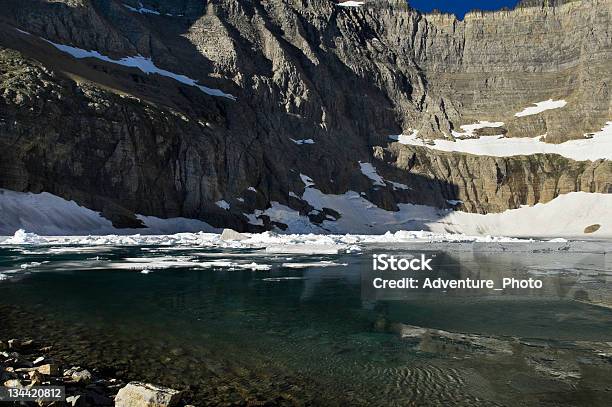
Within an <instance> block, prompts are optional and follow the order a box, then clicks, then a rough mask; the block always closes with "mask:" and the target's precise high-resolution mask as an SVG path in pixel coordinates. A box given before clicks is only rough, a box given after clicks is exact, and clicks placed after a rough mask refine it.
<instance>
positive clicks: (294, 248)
mask: <svg viewBox="0 0 612 407" xmlns="http://www.w3.org/2000/svg"><path fill="white" fill-rule="evenodd" d="M344 248H345V246H344V245H316V244H271V245H269V246H267V247H266V252H267V253H284V254H338V252H339V251H340V250H342V249H344Z"/></svg>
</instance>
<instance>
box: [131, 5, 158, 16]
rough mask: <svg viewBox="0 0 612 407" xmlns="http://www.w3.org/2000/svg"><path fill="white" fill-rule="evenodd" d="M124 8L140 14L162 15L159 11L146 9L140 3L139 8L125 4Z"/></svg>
mask: <svg viewBox="0 0 612 407" xmlns="http://www.w3.org/2000/svg"><path fill="white" fill-rule="evenodd" d="M123 7H125V8H127V9H128V10H130V11H133V12H135V13H140V14H155V15H157V16H159V15H161V13H160V12H159V11H157V10H152V9H150V8H146V7H144V6H143V5H142V3H141V2H138V8H135V7H132V6H130V5H128V4H124V5H123Z"/></svg>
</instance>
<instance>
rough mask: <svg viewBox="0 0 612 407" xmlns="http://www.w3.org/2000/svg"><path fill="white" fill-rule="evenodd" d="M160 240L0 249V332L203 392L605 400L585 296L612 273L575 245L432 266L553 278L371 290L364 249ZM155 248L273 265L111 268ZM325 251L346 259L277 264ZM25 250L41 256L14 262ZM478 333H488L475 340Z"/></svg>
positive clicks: (593, 310) (440, 270) (307, 400)
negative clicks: (531, 285) (536, 287)
mask: <svg viewBox="0 0 612 407" xmlns="http://www.w3.org/2000/svg"><path fill="white" fill-rule="evenodd" d="M157 249H159V248H151V247H149V248H141V247H131V248H106V249H91V250H87V251H85V252H79V251H78V250H77V251H76V252H71V253H65V252H59V253H51V252H50V250H49V248H40V249H27V250H25V252H24V250H23V249H18V248H12V249H8V248H0V273H2V272H4V273H5V274H6V275H9V276H10V278H9V279H8V280H5V281H0V312H1V315H4V316H6V318H5V319H4V323H3V324H2V325H0V337H10V336H21V337H23V336H32V337H37V338H42V339H44V340H46V341H47V342H51V343H53V344H54V346H55V347H56V352H57V355H58V356H61V357H63V358H66V359H67V360H73V361H74V362H75V363H77V362H78V363H80V364H84V365H90V366H98V367H101V368H103V369H105V370H106V371H108V372H109V373H112V374H116V375H118V376H120V377H123V378H126V379H141V380H148V381H154V382H158V383H162V384H167V385H170V386H174V387H181V388H188V389H189V391H190V394H191V395H192V397H193V399H194V400H195V402H196V403H197V404H198V405H223V404H228V403H229V404H231V403H237V404H240V403H244V402H245V400H249V401H251V402H253V403H255V402H264V401H265V402H269V403H272V404H279V405H449V404H450V405H543V404H546V403H549V404H551V405H589V406H591V405H602V406H603V405H609V403H608V402H609V401H610V400H611V397H612V382H610V381H609V379H608V378H610V377H612V375H611V373H612V363H611V360H612V357H605V356H601V353H602V349H603V350H604V351H607V349H608V347H609V346H608V345H606V344H605V343H606V342H608V341H610V338H612V311H611V310H610V309H609V308H606V307H602V306H595V305H593V304H590V303H589V301H590V299H591V297H593V298H595V297H597V296H601V294H602V293H603V294H604V296H605V295H607V294H606V292H607V291H606V289H607V288H606V287H607V278H608V276H607V271H606V270H605V268H603V269H602V268H599V269H598V268H597V267H595V266H597V262H598V260H597V259H596V260H594V261H593V262H592V263H593V264H587V265H585V264H586V263H585V264H582V265H581V266H580V265H579V266H577V265H576V264H575V261H574V262H573V263H572V264H571V265H570V264H569V263H570V262H569V258H568V261H567V267H565V268H564V267H563V263H564V259H563V258H562V257H559V256H558V255H557V256H555V257H554V259H551V258H549V257H547V256H544V257H542V256H541V255H537V254H531V255H529V254H522V255H521V256H514V255H510V254H506V255H501V254H494V255H489V256H472V255H469V254H468V255H466V254H458V253H446V254H445V253H441V254H439V255H438V257H437V260H436V261H437V263H436V275H440V276H443V277H451V276H453V277H457V276H462V275H466V273H467V274H469V275H478V276H484V275H487V276H492V277H493V278H498V277H500V276H505V275H510V274H511V275H521V274H524V275H536V274H533V273H538V272H539V273H540V274H538V275H539V276H540V277H541V278H542V279H543V280H544V282H545V287H547V289H546V290H545V291H544V292H538V293H533V292H525V291H518V292H515V293H503V294H502V293H490V292H488V293H486V294H483V293H478V292H476V293H460V292H447V293H442V292H435V293H432V292H421V293H415V294H411V295H409V296H408V297H406V298H405V299H403V300H401V301H380V300H379V301H373V300H371V299H368V298H364V297H363V295H362V287H361V284H362V274H364V273H365V272H366V271H367V270H369V269H370V268H371V266H370V264H371V263H370V262H371V260H370V259H371V257H370V252H368V251H365V252H363V253H360V254H352V255H348V254H343V255H337V256H299V258H298V257H296V256H293V255H286V256H283V255H276V256H275V255H265V254H262V253H261V252H252V251H251V252H249V251H246V250H242V251H241V250H233V251H219V250H210V249H201V248H194V249H191V250H177V251H172V250H169V251H168V250H166V249H165V248H164V249H163V251H157ZM98 250H100V251H98ZM235 255H239V256H241V257H235ZM151 256H183V257H185V256H190V257H191V258H193V259H196V261H197V260H198V259H201V260H202V261H208V260H211V256H212V257H217V258H221V259H232V260H236V259H239V260H240V261H242V260H244V261H248V262H251V261H256V262H258V263H260V264H269V265H271V266H272V269H271V270H269V271H246V270H227V269H223V268H215V267H211V268H207V269H201V268H189V267H180V268H173V269H164V270H154V271H153V272H152V273H150V274H146V275H145V274H141V273H140V272H138V271H134V270H129V269H117V268H114V267H115V266H116V265H117V264H120V263H123V262H124V259H125V258H138V257H147V258H150V257H151ZM96 257H98V260H96ZM574 258H575V257H574ZM287 259H291V260H287ZM321 260H331V261H334V262H337V263H347V264H348V265H347V266H338V267H325V268H323V267H309V268H305V269H290V268H286V267H283V266H282V263H283V262H297V261H299V262H306V261H321ZM33 261H35V262H40V263H42V264H40V265H35V266H34V267H31V268H27V269H25V270H21V268H20V266H21V264H26V263H29V262H33ZM45 262H46V263H45ZM551 262H554V263H555V267H553V268H552V269H551V268H550V267H549V266H550V264H551ZM587 263H588V262H587ZM547 267H548V269H547ZM581 267H582V269H581ZM542 269H546V271H545V273H544V274H543V273H542ZM553 269H554V270H553ZM576 269H578V270H576ZM551 270H552V271H551ZM585 270H586V271H585ZM13 271H17V272H16V273H13ZM528 272H531V273H532V274H528ZM286 277H293V278H294V279H285V278H286ZM589 296H590V297H589ZM585 298H586V302H585V301H582V300H584V299H585ZM597 298H599V297H597ZM577 299H579V300H581V301H577ZM400 324H405V325H410V326H418V327H424V328H430V329H437V330H444V331H448V332H451V333H459V334H463V335H467V339H465V338H464V339H461V338H458V337H456V336H445V335H446V334H436V333H435V332H433V333H428V334H426V335H425V336H423V337H419V338H416V339H415V338H402V337H401V335H400V333H401V332H402V330H401V329H402V328H401V326H402V325H400ZM486 338H493V339H494V340H495V343H494V344H493V345H491V346H489V345H486V344H485V345H483V344H482V343H481V342H480V341H481V340H485V339H486ZM500 347H501V348H503V349H506V348H507V349H510V350H509V351H508V352H506V351H503V350H500V349H498V348H500ZM568 372H569V373H570V374H569V375H568Z"/></svg>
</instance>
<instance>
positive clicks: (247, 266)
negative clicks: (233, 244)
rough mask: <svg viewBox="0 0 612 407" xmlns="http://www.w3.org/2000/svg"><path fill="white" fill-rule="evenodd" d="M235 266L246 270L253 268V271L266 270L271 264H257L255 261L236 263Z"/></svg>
mask: <svg viewBox="0 0 612 407" xmlns="http://www.w3.org/2000/svg"><path fill="white" fill-rule="evenodd" d="M235 267H237V268H241V269H246V270H254V271H266V270H270V269H271V268H272V266H271V265H269V264H257V263H249V264H237V265H236V266H235Z"/></svg>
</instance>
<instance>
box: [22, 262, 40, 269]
mask: <svg viewBox="0 0 612 407" xmlns="http://www.w3.org/2000/svg"><path fill="white" fill-rule="evenodd" d="M41 264H42V263H41V262H38V261H31V262H29V263H24V264H22V265H21V266H19V268H21V269H22V270H25V269H29V268H32V267H37V266H40V265H41Z"/></svg>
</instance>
